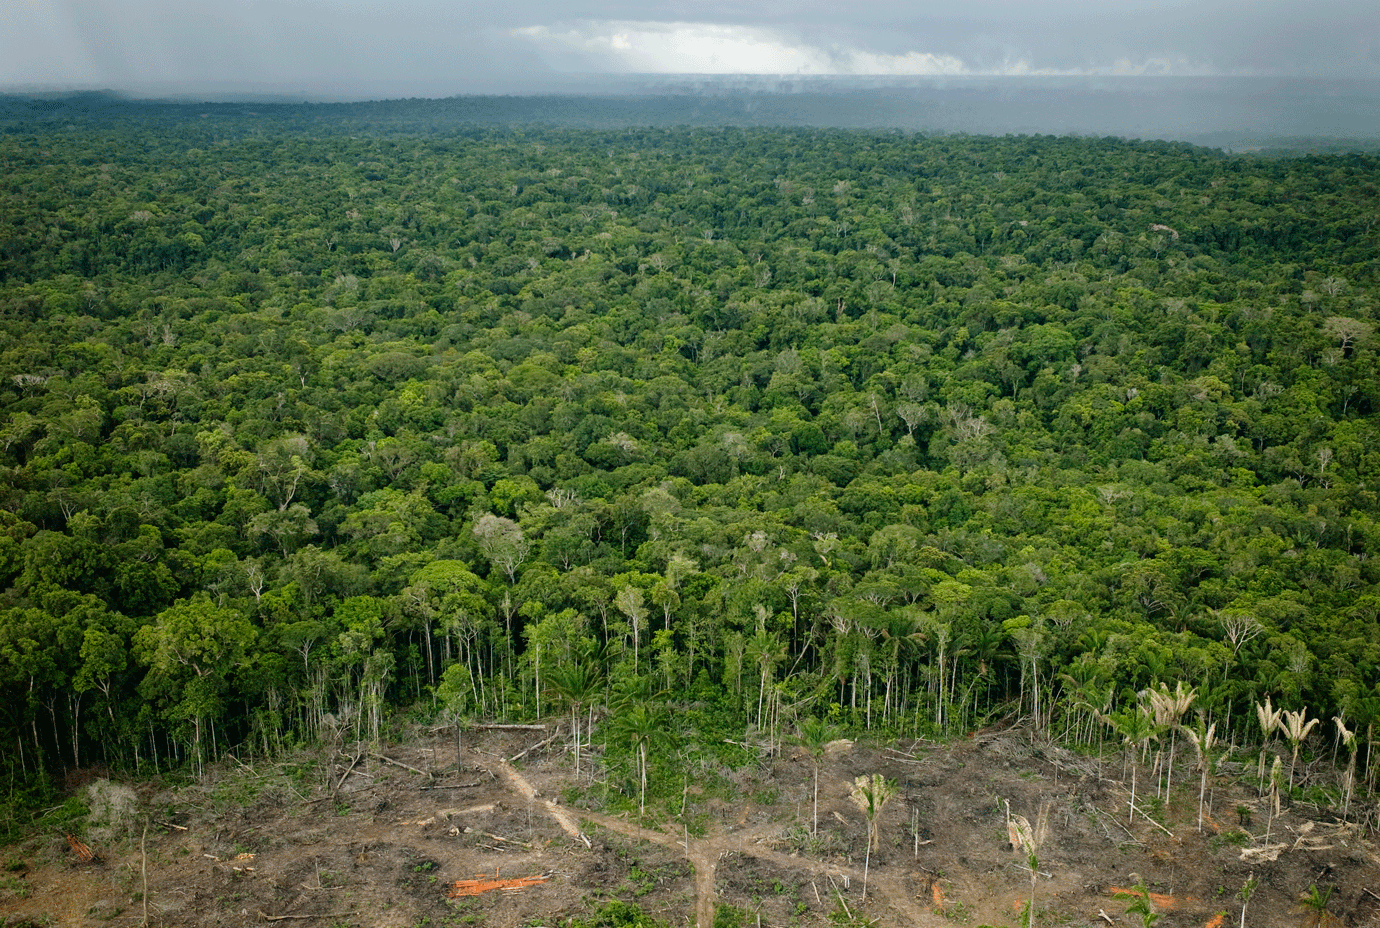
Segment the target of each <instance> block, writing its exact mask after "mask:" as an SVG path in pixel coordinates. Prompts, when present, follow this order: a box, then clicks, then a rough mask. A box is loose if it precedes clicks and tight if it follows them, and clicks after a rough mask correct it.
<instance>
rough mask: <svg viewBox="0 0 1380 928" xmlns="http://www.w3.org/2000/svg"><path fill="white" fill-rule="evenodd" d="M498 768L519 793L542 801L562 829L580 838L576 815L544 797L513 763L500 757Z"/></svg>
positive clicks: (539, 801)
mask: <svg viewBox="0 0 1380 928" xmlns="http://www.w3.org/2000/svg"><path fill="white" fill-rule="evenodd" d="M498 769H499V772H500V773H502V774H503V778H504V779H505V780H507V781H508V783H509V785H511V786H512V787H513V789H514V790H516V791H517V792H518V793H521V794H522V797H523V798H524V799H526V800H527V801H529V802H536V803H540V804H541V805H542V806H544V807H545V808H546V812H547V814H548V815H550V816H551V817H552V818H554V819H555V820H556V824H558V825H560V826H561V830H562V831H564V832H565V833H566V834H568V835H570V837H572V838H577V839H578V838H579V837H580V823H579V822H577V821H575V817H574V816H573V815H571V814H570V813H569V812H567V811H566V810H565V809H563V808H561V807H560V806H558V805H556V804H555V803H554V802H552V801H551V800H550V799H543V798H542V797H541V794H539V793H538V792H537V791H536V789H535V788H534V787H533V786H532V784H531V783H529V782H527V778H526V777H524V776H523V775H522V774H520V773H518V772H517V769H516V768H515V767H513V765H512V764H510V763H508V761H506V760H504V759H503V758H501V757H500V758H499V759H498Z"/></svg>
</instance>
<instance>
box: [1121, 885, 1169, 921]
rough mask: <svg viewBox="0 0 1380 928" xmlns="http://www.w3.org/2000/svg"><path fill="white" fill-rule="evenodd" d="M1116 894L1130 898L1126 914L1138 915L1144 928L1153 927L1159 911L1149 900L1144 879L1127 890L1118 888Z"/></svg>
mask: <svg viewBox="0 0 1380 928" xmlns="http://www.w3.org/2000/svg"><path fill="white" fill-rule="evenodd" d="M1117 896H1118V897H1120V898H1123V899H1129V900H1131V901H1130V902H1128V903H1127V904H1126V914H1127V915H1138V916H1140V921H1141V924H1143V925H1144V926H1145V928H1153V926H1154V924H1155V922H1157V921H1159V920H1160V913H1158V912H1156V911H1155V905H1154V903H1153V902H1151V901H1150V890H1149V889H1148V888H1147V887H1146V885H1145V881H1144V880H1141V881H1140V882H1139V883H1137V884H1136V885H1135V886H1133V887H1131V889H1129V890H1119V891H1118V892H1117Z"/></svg>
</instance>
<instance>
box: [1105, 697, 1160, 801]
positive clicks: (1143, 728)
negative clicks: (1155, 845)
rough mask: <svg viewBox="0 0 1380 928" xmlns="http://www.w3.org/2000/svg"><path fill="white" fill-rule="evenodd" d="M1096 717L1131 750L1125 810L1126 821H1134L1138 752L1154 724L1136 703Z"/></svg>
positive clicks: (1124, 774)
mask: <svg viewBox="0 0 1380 928" xmlns="http://www.w3.org/2000/svg"><path fill="white" fill-rule="evenodd" d="M1098 717H1099V718H1101V719H1102V721H1103V722H1105V723H1106V724H1108V725H1110V726H1111V727H1112V730H1113V731H1115V732H1116V733H1117V734H1118V735H1120V736H1121V742H1122V744H1123V745H1124V746H1125V747H1126V748H1128V749H1131V750H1132V754H1131V804H1130V807H1129V808H1128V809H1127V811H1126V821H1127V823H1128V824H1129V823H1130V822H1133V821H1135V817H1136V765H1137V764H1138V763H1139V762H1140V757H1139V755H1140V752H1141V749H1142V748H1143V746H1144V745H1145V742H1146V741H1149V740H1150V736H1151V734H1153V732H1154V726H1153V724H1152V722H1151V719H1150V712H1149V709H1148V708H1147V707H1146V706H1145V705H1143V704H1139V703H1138V704H1136V706H1134V707H1133V708H1128V709H1124V710H1122V711H1121V712H1113V713H1112V714H1111V715H1102V714H1101V713H1098ZM1121 779H1122V782H1125V780H1126V769H1125V767H1123V768H1122V771H1121Z"/></svg>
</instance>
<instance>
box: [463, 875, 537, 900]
mask: <svg viewBox="0 0 1380 928" xmlns="http://www.w3.org/2000/svg"><path fill="white" fill-rule="evenodd" d="M550 878H551V877H550V875H549V874H538V875H537V876H518V877H509V878H504V879H492V880H487V879H478V880H456V881H455V884H454V885H453V886H452V887H451V888H450V889H449V890H447V891H446V895H447V896H449V897H450V898H452V899H457V898H459V897H461V896H478V895H479V894H480V893H487V892H490V891H492V890H495V889H501V890H503V891H504V892H521V891H522V890H524V889H526V888H527V887H529V886H536V885H538V884H540V883H545V882H546V881H547V880H549V879H550Z"/></svg>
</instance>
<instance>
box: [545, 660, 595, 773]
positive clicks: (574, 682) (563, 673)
mask: <svg viewBox="0 0 1380 928" xmlns="http://www.w3.org/2000/svg"><path fill="white" fill-rule="evenodd" d="M546 684H547V686H549V687H551V689H553V690H555V691H556V695H557V697H559V699H560V700H561V702H563V703H565V705H566V707H567V708H568V709H569V710H570V734H571V739H572V743H573V744H574V748H575V776H576V777H577V778H578V777H579V776H580V711H581V710H582V709H583V708H584V707H585V706H589V705H592V704H593V702H594V699H595V697H596V696H597V695H598V693H599V689H600V686H601V684H602V680H601V679H600V675H599V671H598V669H597V668H596V667H594V666H593V665H592V664H588V663H585V662H584V661H580V662H578V663H572V664H558V665H557V666H556V667H555V668H553V669H551V670H548V671H547V672H546Z"/></svg>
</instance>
